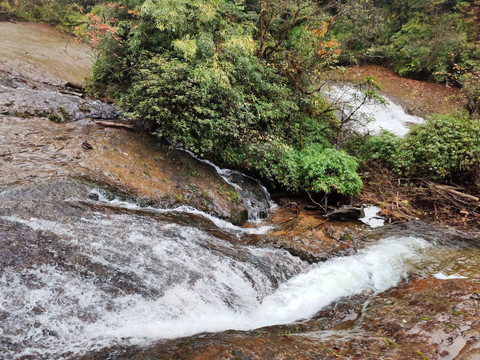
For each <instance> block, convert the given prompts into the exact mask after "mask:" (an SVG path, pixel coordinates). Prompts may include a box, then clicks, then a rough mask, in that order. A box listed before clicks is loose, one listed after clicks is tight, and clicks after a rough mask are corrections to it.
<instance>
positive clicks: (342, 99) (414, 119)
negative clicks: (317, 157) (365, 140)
mask: <svg viewBox="0 0 480 360" xmlns="http://www.w3.org/2000/svg"><path fill="white" fill-rule="evenodd" d="M383 97H384V98H385V99H386V100H387V104H380V103H379V102H378V101H374V100H368V101H367V102H366V103H365V104H363V105H361V101H362V99H363V94H362V92H361V91H359V90H357V89H355V88H354V87H353V86H350V85H343V86H341V87H340V86H330V88H329V89H328V90H327V98H328V99H329V100H330V101H338V104H339V105H340V107H341V109H342V111H343V112H345V113H346V115H349V114H350V113H351V112H352V111H353V110H355V109H357V108H358V107H359V105H361V106H360V108H359V109H358V110H357V111H358V112H357V115H356V117H357V118H358V117H365V116H367V117H369V118H372V119H373V121H371V122H368V123H366V124H365V127H364V129H366V130H368V131H370V132H372V133H374V134H378V133H380V131H381V130H382V129H384V130H388V131H390V132H392V133H393V134H395V135H397V136H399V137H403V136H405V135H406V134H407V133H408V131H409V125H410V124H421V123H423V122H424V121H425V120H424V119H423V118H421V117H418V116H413V115H409V114H407V113H406V112H405V110H404V109H403V108H402V107H401V106H400V105H398V104H396V103H395V102H394V101H392V100H391V99H389V98H388V97H386V96H383ZM359 130H362V129H361V128H360V129H359Z"/></svg>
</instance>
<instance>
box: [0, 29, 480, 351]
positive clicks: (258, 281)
mask: <svg viewBox="0 0 480 360" xmlns="http://www.w3.org/2000/svg"><path fill="white" fill-rule="evenodd" d="M8 26H9V27H10V26H11V24H8ZM22 26H23V27H24V25H22ZM37 36H38V33H37ZM48 36H52V35H51V34H49V35H48ZM2 41H3V39H2ZM5 63H8V59H7V60H5ZM0 70H1V69H0ZM29 71H30V70H29ZM29 76H30V75H29V74H25V73H22V72H21V69H20V70H18V69H16V70H12V69H5V68H3V70H2V82H1V92H0V99H1V100H2V101H1V102H0V108H1V109H2V115H1V118H0V120H1V124H0V125H1V127H0V140H1V142H0V166H1V173H0V244H1V252H0V320H1V321H0V358H2V359H63V358H82V357H83V358H85V359H90V358H98V359H100V358H122V354H127V355H124V356H125V357H124V358H132V359H133V358H134V357H135V356H137V355H138V354H139V353H140V352H141V351H143V350H144V349H154V347H155V346H157V348H158V347H159V349H160V350H158V351H159V353H160V354H163V355H161V356H160V355H158V354H159V353H157V355H156V357H157V358H162V356H165V357H164V358H174V357H175V356H173V355H168V354H170V353H168V352H166V350H165V351H163V350H161V349H162V346H163V345H162V344H168V341H170V340H168V339H172V340H171V341H176V340H175V339H193V340H192V341H201V338H202V337H206V338H208V337H209V336H214V337H215V336H217V335H215V334H213V335H209V333H216V334H224V335H221V336H230V335H229V334H231V332H229V331H227V330H236V331H238V332H235V334H237V335H234V337H235V336H236V338H238V337H242V336H243V337H245V336H246V337H249V336H250V335H251V336H250V338H251V339H253V340H255V339H258V338H259V337H260V335H258V333H256V332H255V329H260V328H264V329H273V330H265V331H267V332H268V331H270V334H277V333H278V331H279V330H278V329H282V326H284V325H285V324H287V325H286V326H289V325H288V324H294V325H295V326H296V327H298V326H300V325H302V324H304V325H305V324H311V321H312V319H318V316H319V314H320V313H322V311H325V309H328V308H331V307H332V304H337V305H335V306H336V308H337V307H338V304H340V303H341V302H344V301H347V303H348V302H349V301H352V304H354V303H355V301H360V300H361V301H360V307H359V308H358V309H360V310H358V309H357V310H358V311H357V310H355V311H353V312H349V314H350V317H348V319H351V320H352V319H353V320H355V319H358V320H359V322H361V321H364V323H363V325H362V324H360V325H358V324H357V325H355V326H356V327H355V326H353V327H352V326H348V327H342V328H341V329H340V328H339V329H338V331H339V332H338V334H339V335H338V336H340V337H342V336H344V337H343V340H342V341H344V342H347V340H346V339H347V338H348V337H345V331H351V330H352V329H354V330H355V331H357V332H358V331H362V334H363V335H358V336H357V337H355V339H358V338H360V337H362V336H364V335H365V334H367V333H368V334H371V335H372V334H377V335H375V336H373V335H372V336H371V337H370V339H371V340H372V339H373V340H372V341H380V340H379V339H381V338H382V337H381V336H380V337H379V335H378V333H377V332H376V331H377V330H372V329H371V328H368V326H370V325H368V311H367V312H365V309H366V308H367V307H368V306H369V305H368V304H369V303H371V304H373V303H375V301H377V300H378V297H382V296H384V294H390V292H391V291H393V290H395V289H400V290H401V289H402V287H405V286H410V285H409V284H410V282H411V281H412V279H417V280H418V279H423V280H425V279H427V280H429V281H430V280H432V281H434V282H433V284H434V285H435V286H443V285H439V284H457V282H458V283H459V282H462V284H464V285H463V286H464V287H463V288H462V289H467V290H468V294H470V293H473V294H477V295H478V293H477V292H475V291H478V290H480V287H479V282H478V281H477V280H476V279H480V266H479V264H480V247H479V245H478V244H479V242H478V237H477V238H476V239H475V236H473V238H472V236H471V235H470V236H465V237H462V236H461V235H459V234H456V233H454V232H451V231H447V230H445V229H435V228H433V227H431V226H427V225H423V224H421V223H414V224H410V225H398V226H392V225H387V226H380V227H375V228H371V227H369V226H368V225H365V224H362V223H360V222H358V223H355V226H356V227H358V228H360V229H361V234H362V235H361V237H360V238H359V239H357V240H356V241H357V244H356V245H355V246H354V247H353V246H352V247H351V248H349V251H346V252H343V253H335V254H334V253H332V254H331V256H329V257H327V258H326V259H325V261H313V262H312V261H306V260H305V259H304V258H302V257H301V256H297V254H296V253H294V252H292V251H289V249H288V248H287V247H285V246H274V245H273V242H272V241H271V238H272V237H274V233H275V231H276V230H278V228H279V227H281V226H282V223H280V222H277V223H275V221H274V220H273V221H272V220H270V219H271V218H272V214H275V213H276V212H278V211H281V210H282V209H280V206H277V205H275V204H274V203H273V202H272V201H271V200H270V197H269V194H268V192H267V191H266V190H265V188H264V187H262V186H261V185H260V184H259V183H258V182H256V181H255V180H253V179H251V178H249V177H246V176H243V175H242V174H240V173H238V172H235V171H228V170H223V169H219V168H218V167H216V166H214V165H213V164H209V163H208V162H205V161H199V160H197V159H194V158H193V157H191V156H190V155H189V154H187V153H185V152H182V151H171V150H159V149H156V148H155V149H153V150H149V149H147V148H148V144H149V143H148V141H146V140H142V139H141V138H138V137H136V136H137V135H132V134H130V133H128V132H125V131H120V130H116V129H103V128H100V127H99V126H97V125H95V124H92V123H91V121H90V120H89V119H87V118H86V117H83V116H82V114H81V111H80V110H79V109H84V107H85V104H87V105H88V106H90V107H91V108H92V109H95V111H96V112H97V113H98V114H100V115H101V114H106V115H105V117H106V118H111V117H112V116H113V115H115V116H117V115H119V114H118V113H117V112H115V111H114V110H112V108H111V107H109V105H102V104H100V103H98V102H94V101H91V100H85V99H82V98H80V97H78V96H77V97H76V96H75V95H65V94H60V93H57V97H56V98H55V99H56V100H55V99H53V97H54V94H55V91H58V89H57V88H56V86H58V84H57V83H53V84H52V83H46V82H44V80H42V81H40V80H35V79H33V78H32V77H29ZM54 86H55V87H54ZM42 96H43V97H44V99H46V100H45V101H44V102H41V101H38V103H36V102H35V101H33V102H28V101H27V100H28V99H36V97H38V98H39V99H40V98H41V97H42ZM22 97H23V99H24V100H23V102H22V100H21V99H22ZM59 99H60V100H61V101H60V100H59ZM62 99H63V100H62ZM48 101H51V104H50V105H48V104H47V105H48V106H53V107H54V106H59V105H58V104H59V101H60V103H61V105H62V106H63V107H64V109H65V111H70V112H71V113H72V114H77V115H78V116H77V117H78V119H77V120H78V121H77V122H74V123H69V124H56V123H53V122H51V121H49V120H47V119H46V118H45V116H44V113H42V111H44V110H45V109H44V108H43V107H45V104H46V103H47V102H48ZM55 101H56V102H55ZM27 103H28V104H27ZM40 103H41V104H40ZM79 104H80V105H82V106H80V105H79ZM20 106H22V107H23V108H25V109H26V110H28V114H29V116H25V113H22V114H20V115H21V116H20V115H19V107H20ZM35 106H37V107H35ZM12 109H13V110H12ZM35 110H37V111H35ZM40 110H41V111H40ZM82 111H83V110H82ZM42 114H43V115H42ZM112 114H113V115H112ZM100 115H99V117H100V118H101V116H100ZM2 129H3V130H2ZM85 139H88V141H89V142H90V143H91V144H93V147H94V149H93V150H85V149H82V146H81V145H82V142H83V141H85ZM152 148H154V146H152ZM89 151H90V152H89ZM159 151H163V152H162V153H161V154H160V153H159ZM95 154H96V155H95ZM135 156H137V157H135ZM140 162H141V164H142V165H141V166H140V165H138V164H139V163H140ZM192 164H193V165H192ZM136 166H140V168H136ZM196 169H198V170H196ZM182 171H184V172H185V174H184V175H182V174H183V173H182ZM162 174H163V175H162ZM179 174H180V175H179ZM202 174H203V175H202ZM162 176H163V177H162ZM178 176H180V177H181V178H182V179H186V180H185V181H184V183H182V181H183V180H182V179H180V180H179V179H178V178H177V177H178ZM200 178H201V179H200ZM202 179H203V180H202ZM210 179H212V180H210ZM172 184H174V185H172ZM174 188H175V190H173V189H174ZM152 189H153V190H155V191H157V192H154V191H153V190H152ZM173 191H176V193H175V194H174V195H172V193H173ZM233 193H236V194H237V196H238V197H239V198H240V200H241V201H240V202H239V203H235V201H233V199H234V197H233V195H232V194H233ZM146 199H147V200H148V201H146ZM206 199H207V200H208V201H207V200H206ZM225 199H226V200H225ZM229 199H230V202H229V203H228V204H227V205H225V204H226V201H227V200H229ZM230 203H235V204H234V205H231V204H230ZM225 207H226V208H227V209H226V210H225ZM242 209H243V211H245V210H246V211H247V212H248V216H246V217H244V218H248V221H247V222H246V223H244V224H243V226H240V225H241V223H242V221H238V220H235V221H234V220H233V219H238V217H237V215H236V214H241V212H242ZM268 215H270V219H269V218H267V216H268ZM314 217H315V216H314ZM232 221H233V223H232ZM315 221H316V224H320V223H321V222H323V220H322V219H321V218H320V217H318V218H316V220H315ZM234 223H235V224H234ZM315 227H317V225H315V226H314V228H315ZM297 238H299V239H300V240H301V241H303V240H302V239H301V238H302V235H301V234H300V235H299V236H297ZM297 240H298V239H297ZM310 240H311V239H310ZM316 241H317V242H321V241H322V240H321V239H317V240H316ZM341 241H342V240H338V242H341ZM313 251H314V250H313ZM338 255H348V256H338ZM417 280H413V284H415V283H416V282H415V281H417ZM423 280H421V281H423ZM442 281H444V283H442ZM439 282H440V283H439ZM432 286H433V285H432ZM455 286H456V285H455ZM392 289H393V290H392ZM387 290H388V292H385V291H387ZM400 290H399V291H400ZM467 290H465V291H467ZM456 291H457V292H458V294H460V293H462V291H463V290H462V291H460V290H456ZM452 293H453V291H452ZM462 294H463V293H462ZM464 295H465V294H463V295H462V296H464ZM459 296H460V295H459ZM468 296H470V295H468ZM471 296H473V299H474V300H475V296H474V295H471ZM350 299H351V300H350ZM359 299H360V300H359ZM468 299H471V298H468ZM468 301H470V300H468ZM472 301H473V300H472ZM475 301H476V300H475ZM399 303H400V301H399ZM352 306H353V305H352ZM353 307H354V306H353ZM353 307H352V309H353ZM361 309H363V310H361ZM362 311H363V313H362ZM372 311H373V310H372ZM439 311H440V310H439ZM448 311H450V310H448ZM472 311H473V310H472ZM352 313H354V314H355V316H354V317H353V318H352V317H351V314H352ZM436 314H437V313H436ZM472 314H473V315H471V317H470V318H466V320H465V321H466V323H467V324H468V326H467V328H461V327H460V326H459V327H458V331H457V333H455V334H456V335H455V336H453V335H451V333H449V334H450V335H448V334H447V335H448V336H450V338H451V340H448V339H447V338H446V337H442V336H440V337H439V338H438V339H437V340H435V341H437V342H435V341H433V342H432V344H433V345H432V346H434V347H433V348H432V349H433V350H430V348H426V349H425V350H424V351H425V352H426V353H427V354H430V353H429V352H428V351H431V354H433V355H432V357H431V358H441V359H453V358H456V357H457V356H460V355H462V354H464V353H468V354H467V355H468V356H473V357H462V358H464V359H467V358H468V359H478V357H475V356H477V355H478V354H479V353H478V346H477V345H478V329H479V326H478V318H479V317H478V307H477V310H476V312H473V313H472ZM437 315H438V314H437ZM449 315H451V314H449ZM467 315H468V314H467ZM364 316H366V318H365V320H362V319H363V317H364ZM405 316H406V315H405ZM419 316H420V315H419ZM469 316H470V315H469ZM345 319H347V317H344V318H342V319H341V320H342V321H344V320H345ZM423 319H424V320H423V321H427V320H425V319H426V317H424V318H423ZM472 319H473V320H472ZM475 319H476V320H475ZM315 321H316V320H315ZM332 321H333V320H332ZM398 321H400V318H399V319H398ZM403 321H404V322H406V320H405V318H404V320H403ZM419 321H420V320H419ZM438 321H442V320H441V319H440V320H438ZM379 322H380V320H379ZM444 322H445V321H444ZM337 323H338V322H337ZM275 326H277V328H276V327H275ZM278 326H280V327H278ZM305 326H307V325H305ZM362 326H364V328H363V330H362ZM327 327H328V326H327ZM385 328H386V327H385ZM318 329H319V327H317V328H316V329H315V330H316V331H315V332H314V333H313V332H312V333H310V334H309V333H308V332H305V333H304V334H303V335H302V336H305V337H308V339H309V341H313V340H312V339H313V338H315V339H316V340H315V341H316V343H322V341H327V340H325V339H324V338H323V336H325V335H327V334H329V335H331V334H332V333H330V332H328V333H327V332H325V333H322V332H321V331H320V332H319V330H318ZM262 331H263V330H262ZM385 331H387V330H385ZM392 331H393V330H392ZM419 331H420V330H419ZM422 331H423V330H422ZM475 331H477V332H475ZM239 334H241V335H239ZM322 334H323V335H322ZM342 334H343V335H342ZM349 334H350V335H349V336H350V338H351V337H352V336H353V335H352V334H355V332H350V333H349ZM198 336H200V338H199V337H198ZM334 336H337V335H334ZM369 336H370V335H369ZM425 336H426V335H425ZM432 336H433V335H432ZM277 338H278V339H277ZM457 338H458V339H462V341H463V342H462V343H461V344H462V346H461V347H459V346H458V344H459V342H456V341H454V339H457ZM198 339H200V340H198ZM209 339H210V340H208V341H209V342H208V344H210V343H214V342H215V341H216V340H213V338H209ZM232 339H233V338H232ZM243 339H245V338H243ZM275 339H277V340H276V341H283V338H282V337H276V338H275ZM298 339H300V338H298ZM322 339H323V340H322ZM399 339H400V338H399ZM452 339H453V340H452ZM472 339H473V340H472ZM287 340H288V341H292V340H291V339H290V338H288V339H287ZM182 341H184V340H182ZM232 341H233V342H234V341H235V340H234V339H233V340H232ZM242 341H244V342H243V344H244V346H245V348H243V349H242V351H243V352H242V351H240V352H239V353H238V351H237V350H228V351H230V352H229V354H230V355H229V356H231V357H222V356H223V355H222V356H220V355H218V354H217V353H216V354H217V355H208V352H204V354H207V355H203V356H204V357H203V358H205V359H208V358H210V359H220V358H232V359H233V358H248V359H254V358H258V359H263V358H275V359H277V358H278V359H283V358H295V359H306V358H310V357H308V356H309V355H308V356H307V354H313V353H312V351H313V350H311V349H310V350H308V351H310V352H308V351H307V350H305V351H304V352H303V353H301V355H299V356H296V355H293V353H292V355H291V357H282V355H281V354H280V350H278V349H279V347H277V351H278V352H277V353H276V355H275V356H274V357H264V356H262V355H258V356H257V357H254V356H253V355H252V356H251V357H246V356H245V357H244V355H243V354H244V352H245V351H247V350H245V349H246V348H248V345H245V344H246V343H247V342H246V340H242ZM255 341H257V340H255ZM295 341H303V340H295ZM348 341H350V340H348ZM382 341H383V342H385V337H383V340H382ZM390 341H393V340H390ZM398 341H400V340H398ZM202 344H203V343H202ZM205 344H207V343H205ZM205 344H203V345H202V346H207V345H208V344H207V345H205ZM298 344H299V343H297V345H298ZM309 344H310V343H309ZM322 344H328V341H327V342H324V343H322ZM476 344H477V345H476ZM190 345H191V344H189V345H186V346H190ZM197 345H198V344H197ZM198 346H200V345H198ZM220 346H221V348H222V349H226V348H227V347H226V345H225V344H220ZM278 346H280V345H278ZM281 346H285V342H283V343H282V345H281ZM299 346H300V345H299ZM309 346H313V345H309ZM322 346H323V348H325V346H324V345H322ZM335 346H337V345H335ZM335 346H333V345H332V349H334V350H332V351H335V349H337V347H335ZM449 346H450V347H449ZM200 347H201V346H200ZM274 348H275V347H274ZM300 348H301V346H300ZM313 348H314V349H316V350H315V351H317V350H318V347H317V348H315V347H313ZM406 348H408V346H406ZM457 348H458V349H457ZM132 349H135V350H132ZM142 349H143V350H142ZM175 349H177V350H178V348H175ZM294 349H298V347H297V346H296V345H295V347H294V346H293V345H292V346H291V348H290V350H288V349H287V350H282V351H285V352H286V353H288V351H294ZM359 349H360V348H359ZM392 349H393V350H392ZM422 349H423V348H422ZM442 349H443V352H442ZM177 350H172V351H174V352H175V351H177ZM263 350H264V349H263ZM263 350H262V351H263ZM129 351H130V352H129ZM132 351H133V352H132ZM169 351H171V350H169ZM222 351H223V350H222ZM235 351H237V352H235ZM259 351H260V350H259ZM295 351H296V350H295ZM318 351H320V350H318ZM322 351H327V350H322ZM385 351H387V350H385ZM388 351H393V352H395V351H397V352H398V351H400V350H396V349H395V348H394V347H392V348H390V349H389V350H388ZM402 351H403V350H402ZM462 351H463V352H462ZM167 353H168V354H167ZM112 354H117V355H118V356H117V355H112ZM132 354H135V356H134V355H132ZM165 354H167V355H165ZM232 354H233V355H232ZM302 354H303V355H302ZM325 354H327V353H325ZM349 354H350V355H348V356H346V357H345V358H352V359H353V358H358V359H360V358H372V357H369V356H371V354H370V355H369V354H368V353H361V352H358V351H357V350H352V351H351V352H350V353H349ZM355 354H357V355H355ZM459 354H460V355H459ZM471 354H473V355H471ZM265 356H266V355H265ZM319 356H320V357H313V355H312V358H319V359H320V358H322V359H323V358H328V356H327V355H325V356H324V357H322V356H321V355H319ZM389 356H390V355H389ZM389 356H387V357H385V358H399V359H401V358H404V357H402V356H404V355H398V356H397V357H395V356H393V355H392V357H389ZM462 356H463V355H462ZM139 358H142V357H139ZM145 358H150V357H148V356H145ZM177 358H202V357H201V356H200V357H195V356H193V355H185V356H183V357H181V356H177ZM377 358H382V356H380V355H378V357H377ZM429 358H430V357H429Z"/></svg>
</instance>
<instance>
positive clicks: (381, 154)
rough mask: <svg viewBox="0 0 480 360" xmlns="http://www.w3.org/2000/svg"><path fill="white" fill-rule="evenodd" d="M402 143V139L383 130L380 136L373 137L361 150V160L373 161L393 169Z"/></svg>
mask: <svg viewBox="0 0 480 360" xmlns="http://www.w3.org/2000/svg"><path fill="white" fill-rule="evenodd" d="M401 141H402V139H400V138H399V137H397V136H396V135H394V134H392V133H391V132H389V131H386V130H382V132H381V133H380V134H379V135H376V136H371V137H370V138H369V139H368V140H367V141H366V142H365V144H364V145H363V146H362V148H361V150H360V153H361V158H362V160H363V161H373V162H376V163H379V164H381V165H383V166H386V167H391V166H392V165H393V161H394V157H395V155H396V153H397V151H398V147H399V145H400V143H401Z"/></svg>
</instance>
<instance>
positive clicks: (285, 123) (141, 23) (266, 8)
mask: <svg viewBox="0 0 480 360" xmlns="http://www.w3.org/2000/svg"><path fill="white" fill-rule="evenodd" d="M125 5H126V6H124V7H119V6H117V7H114V6H109V7H103V8H102V7H99V8H96V9H95V10H94V13H95V17H96V18H105V19H115V32H114V34H113V35H112V34H105V36H104V37H103V39H102V41H101V48H100V49H101V51H100V52H99V55H98V58H97V61H96V63H95V67H94V75H93V79H92V85H91V86H92V88H94V89H97V90H98V89H102V90H103V91H104V93H106V94H109V95H111V96H114V97H115V98H116V99H117V100H118V101H119V102H120V103H121V105H122V106H123V107H124V108H126V109H127V110H128V111H129V112H130V113H131V114H132V115H133V116H135V117H137V118H140V119H142V121H143V122H144V124H145V125H146V127H147V128H149V129H150V131H151V132H152V133H153V134H155V135H156V136H158V138H160V139H162V140H163V141H165V142H167V143H168V144H170V145H171V146H177V147H183V148H186V149H189V150H191V151H193V152H194V153H196V154H198V155H200V156H203V157H208V158H210V159H212V160H214V161H216V162H219V163H223V164H224V165H227V166H230V167H236V168H240V169H243V170H245V171H248V172H250V173H252V174H254V175H258V176H260V177H262V178H264V179H266V180H268V181H270V182H271V183H272V184H273V185H277V186H280V187H282V188H285V189H288V190H290V191H293V192H301V191H303V190H304V189H308V191H311V192H314V193H330V192H337V193H340V194H346V195H353V194H355V193H358V191H359V190H360V188H361V181H360V179H359V177H358V175H356V168H357V163H356V162H355V160H354V159H353V158H351V157H350V156H348V155H347V154H345V153H344V152H341V151H338V150H335V149H334V148H333V147H332V144H333V143H334V142H335V141H334V140H335V139H334V135H335V132H334V131H332V130H331V129H332V124H333V123H334V121H333V116H332V114H331V111H326V110H325V109H326V108H327V107H328V105H327V104H326V103H325V101H324V100H322V99H321V96H319V93H318V91H312V90H311V89H314V88H315V86H318V76H319V75H320V70H321V69H322V68H325V67H330V66H331V65H332V64H334V63H335V58H336V56H337V53H338V51H337V49H336V45H337V43H336V42H335V41H334V40H332V39H331V38H329V36H328V34H327V32H328V22H327V21H326V20H325V15H324V14H322V13H321V11H320V10H319V8H318V7H317V5H316V3H315V2H313V1H307V2H305V3H304V4H299V3H297V2H290V1H285V2H280V3H278V2H273V1H261V2H259V3H258V4H254V3H252V2H250V1H241V0H237V1H229V0H202V1H188V0H181V1H177V0H176V1H173V0H170V1H153V0H145V1H141V0H138V1H131V2H126V3H125ZM257 5H258V6H257ZM261 9H263V11H261ZM92 18H93V17H92ZM262 21H263V22H262ZM111 24H113V21H110V22H109V25H111ZM267 24H268V25H267Z"/></svg>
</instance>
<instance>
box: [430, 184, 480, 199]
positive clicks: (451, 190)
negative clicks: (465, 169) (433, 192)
mask: <svg viewBox="0 0 480 360" xmlns="http://www.w3.org/2000/svg"><path fill="white" fill-rule="evenodd" d="M433 186H434V187H436V188H437V189H440V190H445V191H447V192H449V193H450V194H452V195H454V196H458V197H461V198H464V199H468V200H470V201H475V202H479V201H480V198H478V197H476V196H473V195H470V194H465V193H463V192H460V191H457V190H455V188H453V187H451V186H447V185H439V184H433Z"/></svg>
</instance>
